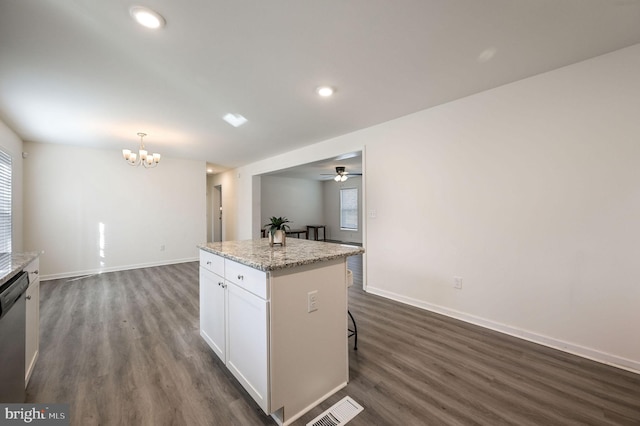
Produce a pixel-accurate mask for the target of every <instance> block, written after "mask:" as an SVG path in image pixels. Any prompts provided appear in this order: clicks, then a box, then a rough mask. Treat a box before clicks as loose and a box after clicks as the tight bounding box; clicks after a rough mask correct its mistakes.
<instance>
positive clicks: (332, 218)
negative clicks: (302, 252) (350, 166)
mask: <svg viewBox="0 0 640 426" xmlns="http://www.w3.org/2000/svg"><path fill="white" fill-rule="evenodd" d="M343 188H356V189H357V190H358V230H357V231H352V230H349V231H343V230H341V229H340V190H341V189H343ZM322 189H323V194H322V204H323V210H324V217H325V221H324V222H323V223H326V224H327V239H331V240H337V241H345V242H350V243H362V228H363V222H362V178H361V177H359V176H358V177H350V178H349V179H348V180H347V181H346V182H339V183H336V182H335V181H333V180H328V181H324V182H323V184H322Z"/></svg>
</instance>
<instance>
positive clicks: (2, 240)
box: [0, 150, 11, 253]
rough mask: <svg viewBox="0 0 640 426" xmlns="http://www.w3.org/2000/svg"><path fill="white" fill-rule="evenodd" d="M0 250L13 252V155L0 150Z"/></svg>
mask: <svg viewBox="0 0 640 426" xmlns="http://www.w3.org/2000/svg"><path fill="white" fill-rule="evenodd" d="M0 252H1V253H10V252H11V156H10V155H9V154H7V153H6V152H4V151H2V150H0Z"/></svg>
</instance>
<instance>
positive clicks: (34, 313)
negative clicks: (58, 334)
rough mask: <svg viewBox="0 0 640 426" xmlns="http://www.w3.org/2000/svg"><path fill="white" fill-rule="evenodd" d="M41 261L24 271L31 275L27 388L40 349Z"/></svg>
mask: <svg viewBox="0 0 640 426" xmlns="http://www.w3.org/2000/svg"><path fill="white" fill-rule="evenodd" d="M39 265H40V263H39V259H37V258H36V259H35V260H34V261H33V262H31V263H29V264H28V265H27V267H26V268H25V269H24V270H25V271H27V272H28V273H29V287H28V288H27V291H26V305H27V307H26V327H25V328H26V345H25V373H24V384H25V387H26V386H27V384H28V383H29V379H30V378H31V373H32V372H33V367H34V366H35V365H36V360H37V359H38V353H39V347H40V271H39V270H38V269H39Z"/></svg>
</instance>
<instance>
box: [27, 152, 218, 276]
mask: <svg viewBox="0 0 640 426" xmlns="http://www.w3.org/2000/svg"><path fill="white" fill-rule="evenodd" d="M24 149H25V151H27V152H29V157H28V159H27V160H25V166H24V189H25V200H24V212H25V215H24V225H25V249H27V250H44V251H45V253H44V255H43V256H42V257H41V260H40V269H41V271H42V274H43V278H57V277H65V276H76V275H83V274H88V273H94V272H100V271H110V270H121V269H129V268H136V267H142V266H151V265H160V264H170V263H177V262H182V261H190V260H195V259H197V256H198V251H197V248H196V244H199V243H203V242H205V240H206V223H205V220H206V206H205V200H206V170H205V167H206V165H205V162H204V161H191V160H181V159H175V158H167V157H163V158H162V162H161V163H160V164H159V165H158V167H157V168H154V169H149V170H148V169H145V168H143V167H131V166H129V165H127V164H126V163H125V161H124V160H122V156H121V154H120V152H119V151H118V150H113V151H104V150H95V149H85V148H78V147H72V146H64V145H53V144H39V143H30V142H26V143H25V144H24ZM161 246H164V250H161Z"/></svg>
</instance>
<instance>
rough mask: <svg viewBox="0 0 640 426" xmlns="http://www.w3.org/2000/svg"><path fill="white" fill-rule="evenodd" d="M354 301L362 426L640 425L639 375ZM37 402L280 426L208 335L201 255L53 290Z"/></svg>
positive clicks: (86, 413) (87, 410) (53, 284)
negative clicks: (202, 328) (201, 304)
mask: <svg viewBox="0 0 640 426" xmlns="http://www.w3.org/2000/svg"><path fill="white" fill-rule="evenodd" d="M349 267H350V269H352V270H354V277H355V282H356V285H354V286H353V287H352V288H351V289H350V295H349V297H350V310H351V312H352V313H353V315H354V316H355V317H356V321H357V324H358V332H359V335H358V339H359V340H358V351H353V349H352V345H350V348H351V349H350V355H349V356H350V360H349V361H350V383H349V385H348V386H347V388H345V389H343V390H342V391H340V392H338V393H337V394H336V395H334V396H332V397H331V398H329V399H328V400H327V401H325V402H324V403H322V404H321V405H320V406H318V407H316V408H314V409H313V410H312V411H311V412H309V413H308V414H307V415H305V416H304V417H303V418H301V419H300V420H299V421H297V422H296V423H295V425H296V426H302V425H305V424H306V423H307V422H308V421H310V420H311V419H313V418H314V417H315V416H317V415H318V414H320V413H321V412H322V411H324V410H325V409H326V408H328V407H330V406H331V405H332V404H333V403H335V402H337V401H338V400H340V399H341V398H342V397H344V396H345V395H349V396H351V397H352V398H354V399H355V400H356V401H358V402H359V403H360V404H361V405H363V406H364V408H365V410H364V411H363V412H362V413H360V414H359V415H358V416H357V417H356V418H355V419H353V420H352V421H351V422H350V425H354V426H357V425H473V424H479V425H500V424H512V425H632V424H633V425H638V424H640V375H636V374H633V373H630V372H627V371H624V370H619V369H616V368H613V367H609V366H605V365H602V364H599V363H596V362H592V361H588V360H585V359H582V358H579V357H575V356H572V355H569V354H565V353H562V352H559V351H556V350H553V349H549V348H546V347H543V346H540V345H536V344H533V343H529V342H526V341H523V340H519V339H516V338H513V337H510V336H506V335H503V334H500V333H496V332H493V331H490V330H486V329H483V328H480V327H476V326H473V325H469V324H466V323H464V322H461V321H457V320H453V319H451V318H447V317H443V316H441V315H437V314H433V313H430V312H426V311H423V310H420V309H417V308H413V307H409V306H405V305H402V304H399V303H396V302H393V301H389V300H386V299H384V298H380V297H377V296H373V295H370V294H367V293H364V292H363V291H362V290H361V288H358V287H359V285H358V284H361V282H362V275H361V259H360V258H359V257H355V258H352V259H351V260H350V266H349ZM41 300H42V302H41V303H42V304H41V327H42V329H41V347H40V350H41V353H40V358H39V361H38V364H37V365H36V368H35V370H34V373H33V376H32V379H31V382H30V384H29V387H28V389H27V398H28V402H45V403H51V402H68V403H70V404H71V409H70V410H71V413H70V414H71V424H73V425H83V426H84V425H243V426H244V425H272V424H275V423H274V422H273V421H272V420H271V419H270V418H269V417H267V416H265V415H264V414H262V412H261V411H260V409H259V408H257V406H256V405H255V404H254V403H253V401H252V400H251V398H250V397H249V396H248V395H247V394H246V393H245V392H244V391H243V390H242V388H241V387H240V386H239V385H238V383H237V382H236V380H235V379H234V378H233V377H232V376H231V375H230V374H229V373H228V372H227V370H226V369H225V367H224V365H222V363H221V362H220V361H219V360H218V359H217V358H216V357H215V355H214V354H213V352H212V351H211V350H209V348H208V346H207V345H206V344H205V343H204V341H203V340H202V339H201V338H200V335H199V333H198V264H197V263H186V264H179V265H172V266H163V267H156V268H146V269H139V270H134V271H123V272H113V273H106V274H101V275H96V276H92V277H87V278H83V279H78V280H54V281H47V282H43V283H42V286H41Z"/></svg>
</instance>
